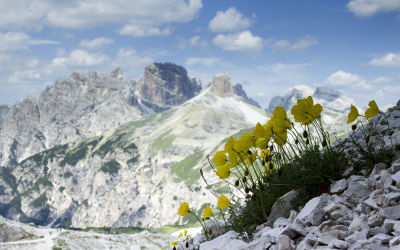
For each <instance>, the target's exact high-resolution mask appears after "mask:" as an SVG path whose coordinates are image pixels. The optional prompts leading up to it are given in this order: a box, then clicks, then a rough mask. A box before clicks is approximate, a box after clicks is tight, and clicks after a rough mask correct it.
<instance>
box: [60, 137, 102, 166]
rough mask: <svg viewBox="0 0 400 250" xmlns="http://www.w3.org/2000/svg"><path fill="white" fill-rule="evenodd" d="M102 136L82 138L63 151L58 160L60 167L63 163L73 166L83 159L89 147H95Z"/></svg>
mask: <svg viewBox="0 0 400 250" xmlns="http://www.w3.org/2000/svg"><path fill="white" fill-rule="evenodd" d="M102 138H103V137H102V136H97V137H94V138H91V139H88V140H82V141H81V142H80V143H78V145H76V146H75V147H74V148H72V149H71V150H69V151H68V152H66V153H65V155H64V158H63V159H62V160H61V161H60V163H59V165H60V167H64V166H65V165H67V164H68V165H70V166H75V165H76V164H77V163H78V162H79V161H80V160H83V159H85V157H86V155H87V153H88V152H89V150H90V147H95V146H96V145H97V144H98V143H99V142H100V141H101V140H102Z"/></svg>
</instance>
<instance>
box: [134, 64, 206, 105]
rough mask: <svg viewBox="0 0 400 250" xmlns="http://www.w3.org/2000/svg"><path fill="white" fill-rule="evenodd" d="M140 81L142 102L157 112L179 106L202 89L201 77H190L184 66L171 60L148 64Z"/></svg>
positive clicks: (139, 87) (139, 91)
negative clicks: (170, 61)
mask: <svg viewBox="0 0 400 250" xmlns="http://www.w3.org/2000/svg"><path fill="white" fill-rule="evenodd" d="M138 83H139V84H138V85H137V91H138V95H139V96H140V97H141V98H142V103H144V105H146V106H148V107H150V108H152V109H153V110H155V111H156V112H160V111H162V110H166V109H169V108H171V107H173V106H178V105H180V104H182V103H184V102H186V101H187V100H189V99H191V98H193V97H194V96H196V95H197V94H198V93H200V91H201V89H202V85H201V81H200V79H198V78H196V77H191V78H189V77H188V75H187V71H186V69H185V68H184V67H182V66H178V65H176V64H174V63H169V62H167V63H152V64H150V65H148V66H147V67H146V68H145V71H144V75H143V77H142V78H141V79H140V80H139V81H138Z"/></svg>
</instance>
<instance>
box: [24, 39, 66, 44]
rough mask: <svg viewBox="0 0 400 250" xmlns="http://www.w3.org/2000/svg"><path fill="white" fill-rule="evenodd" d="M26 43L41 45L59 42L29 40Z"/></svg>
mask: <svg viewBox="0 0 400 250" xmlns="http://www.w3.org/2000/svg"><path fill="white" fill-rule="evenodd" d="M27 44H28V45H43V44H61V43H60V42H56V41H51V40H30V41H29V42H28V43H27Z"/></svg>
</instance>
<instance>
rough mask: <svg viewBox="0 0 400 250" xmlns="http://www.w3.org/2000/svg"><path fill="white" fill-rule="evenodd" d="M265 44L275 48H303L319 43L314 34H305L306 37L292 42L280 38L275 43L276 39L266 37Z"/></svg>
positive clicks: (284, 49)
mask: <svg viewBox="0 0 400 250" xmlns="http://www.w3.org/2000/svg"><path fill="white" fill-rule="evenodd" d="M264 43H265V45H266V46H267V47H269V48H273V49H274V50H283V51H291V50H303V49H306V48H308V47H312V46H315V45H318V40H317V38H315V37H312V36H305V37H304V38H299V39H298V40H297V41H296V42H294V43H291V42H289V41H288V40H278V41H276V42H275V43H274V39H266V40H265V41H264Z"/></svg>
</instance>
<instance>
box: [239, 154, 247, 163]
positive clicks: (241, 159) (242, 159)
mask: <svg viewBox="0 0 400 250" xmlns="http://www.w3.org/2000/svg"><path fill="white" fill-rule="evenodd" d="M246 159H247V154H246V153H245V152H239V154H238V162H237V163H242V162H244V161H245V160H246Z"/></svg>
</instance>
